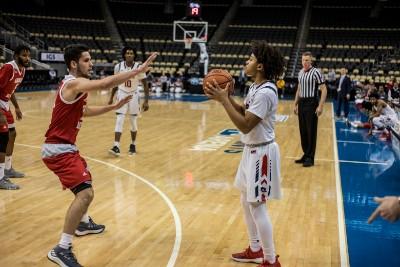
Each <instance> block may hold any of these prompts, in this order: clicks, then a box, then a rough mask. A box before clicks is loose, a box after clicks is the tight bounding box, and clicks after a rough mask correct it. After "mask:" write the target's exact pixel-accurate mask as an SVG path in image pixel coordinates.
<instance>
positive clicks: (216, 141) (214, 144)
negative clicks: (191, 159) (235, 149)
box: [189, 129, 239, 151]
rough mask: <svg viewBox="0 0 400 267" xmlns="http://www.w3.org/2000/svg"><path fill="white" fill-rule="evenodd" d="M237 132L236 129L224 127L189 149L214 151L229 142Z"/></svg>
mask: <svg viewBox="0 0 400 267" xmlns="http://www.w3.org/2000/svg"><path fill="white" fill-rule="evenodd" d="M238 134H239V131H238V130H236V129H225V130H222V131H221V132H219V133H218V134H216V135H214V136H211V137H209V138H207V139H206V140H204V141H201V142H199V143H197V144H195V145H194V146H192V147H191V148H189V150H193V151H216V150H218V149H220V148H221V147H223V146H224V145H226V144H227V143H228V142H230V141H231V140H232V139H233V138H234V137H235V136H236V135H238Z"/></svg>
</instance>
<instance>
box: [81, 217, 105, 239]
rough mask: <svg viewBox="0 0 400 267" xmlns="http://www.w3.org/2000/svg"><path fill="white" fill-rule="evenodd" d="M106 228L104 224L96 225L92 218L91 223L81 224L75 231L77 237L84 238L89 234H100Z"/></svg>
mask: <svg viewBox="0 0 400 267" xmlns="http://www.w3.org/2000/svg"><path fill="white" fill-rule="evenodd" d="M105 228H106V227H105V226H104V225H102V224H96V223H95V222H94V221H93V220H92V218H90V217H89V222H88V223H85V222H80V223H79V225H78V228H76V230H75V235H76V236H84V235H88V234H100V233H101V232H103V231H104V229H105Z"/></svg>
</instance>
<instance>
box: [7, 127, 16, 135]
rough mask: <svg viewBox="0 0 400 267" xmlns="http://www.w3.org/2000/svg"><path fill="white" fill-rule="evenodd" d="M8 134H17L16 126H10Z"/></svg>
mask: <svg viewBox="0 0 400 267" xmlns="http://www.w3.org/2000/svg"><path fill="white" fill-rule="evenodd" d="M8 134H9V135H14V136H17V131H16V130H15V128H8Z"/></svg>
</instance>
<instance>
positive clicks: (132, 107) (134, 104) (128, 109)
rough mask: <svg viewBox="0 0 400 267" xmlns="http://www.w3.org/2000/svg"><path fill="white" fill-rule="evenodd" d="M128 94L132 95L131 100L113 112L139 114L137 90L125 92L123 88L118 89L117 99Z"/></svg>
mask: <svg viewBox="0 0 400 267" xmlns="http://www.w3.org/2000/svg"><path fill="white" fill-rule="evenodd" d="M128 95H132V99H131V101H129V102H128V103H126V104H125V105H123V106H122V107H120V108H119V109H117V110H116V111H115V112H116V113H121V114H126V113H128V114H129V115H136V114H139V112H140V97H139V92H137V91H134V92H129V93H128V92H125V91H123V90H118V93H117V101H120V100H121V99H123V98H124V97H127V96H128Z"/></svg>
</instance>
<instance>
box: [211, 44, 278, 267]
mask: <svg viewBox="0 0 400 267" xmlns="http://www.w3.org/2000/svg"><path fill="white" fill-rule="evenodd" d="M244 70H245V73H246V75H247V76H249V77H250V78H251V79H252V80H253V81H254V83H253V84H252V85H251V86H250V89H249V93H248V95H247V96H246V98H245V101H244V103H243V104H239V103H237V102H236V101H235V100H234V99H233V98H232V97H231V96H229V92H228V88H229V86H230V85H229V84H228V85H227V86H226V87H225V88H220V87H219V86H218V84H217V83H216V82H215V81H214V84H210V83H207V85H206V88H205V92H206V95H207V96H208V97H209V98H211V99H214V100H216V101H218V102H220V103H221V104H222V106H223V107H224V109H225V111H226V113H227V114H228V115H229V118H230V119H231V120H232V122H233V123H234V124H235V125H236V127H237V128H238V129H239V130H240V131H241V132H242V142H243V143H244V145H245V147H244V150H243V155H242V159H241V161H240V164H239V168H238V170H237V173H236V178H235V186H236V187H237V188H239V190H240V191H241V204H242V207H243V211H244V217H245V222H246V225H247V232H248V235H249V242H250V245H249V246H248V248H246V249H245V250H244V251H243V252H239V253H235V254H232V259H233V260H235V261H239V262H255V263H260V265H258V267H267V266H268V267H280V266H281V265H280V263H279V260H278V257H279V256H277V255H276V254H275V247H274V240H273V233H272V223H271V219H270V217H269V214H268V211H267V206H266V205H265V204H266V201H267V200H269V199H279V198H281V185H280V155H279V147H278V144H277V143H276V142H275V131H274V127H275V114H276V110H277V105H278V91H277V88H276V86H275V82H274V80H275V79H277V78H278V77H279V76H280V75H282V73H283V70H284V59H283V57H282V55H281V53H280V52H279V51H278V50H277V49H275V48H273V47H271V46H269V45H268V44H267V43H266V42H264V41H258V42H254V43H253V45H252V54H251V56H250V58H249V59H248V60H247V62H246V66H245V68H244Z"/></svg>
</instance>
